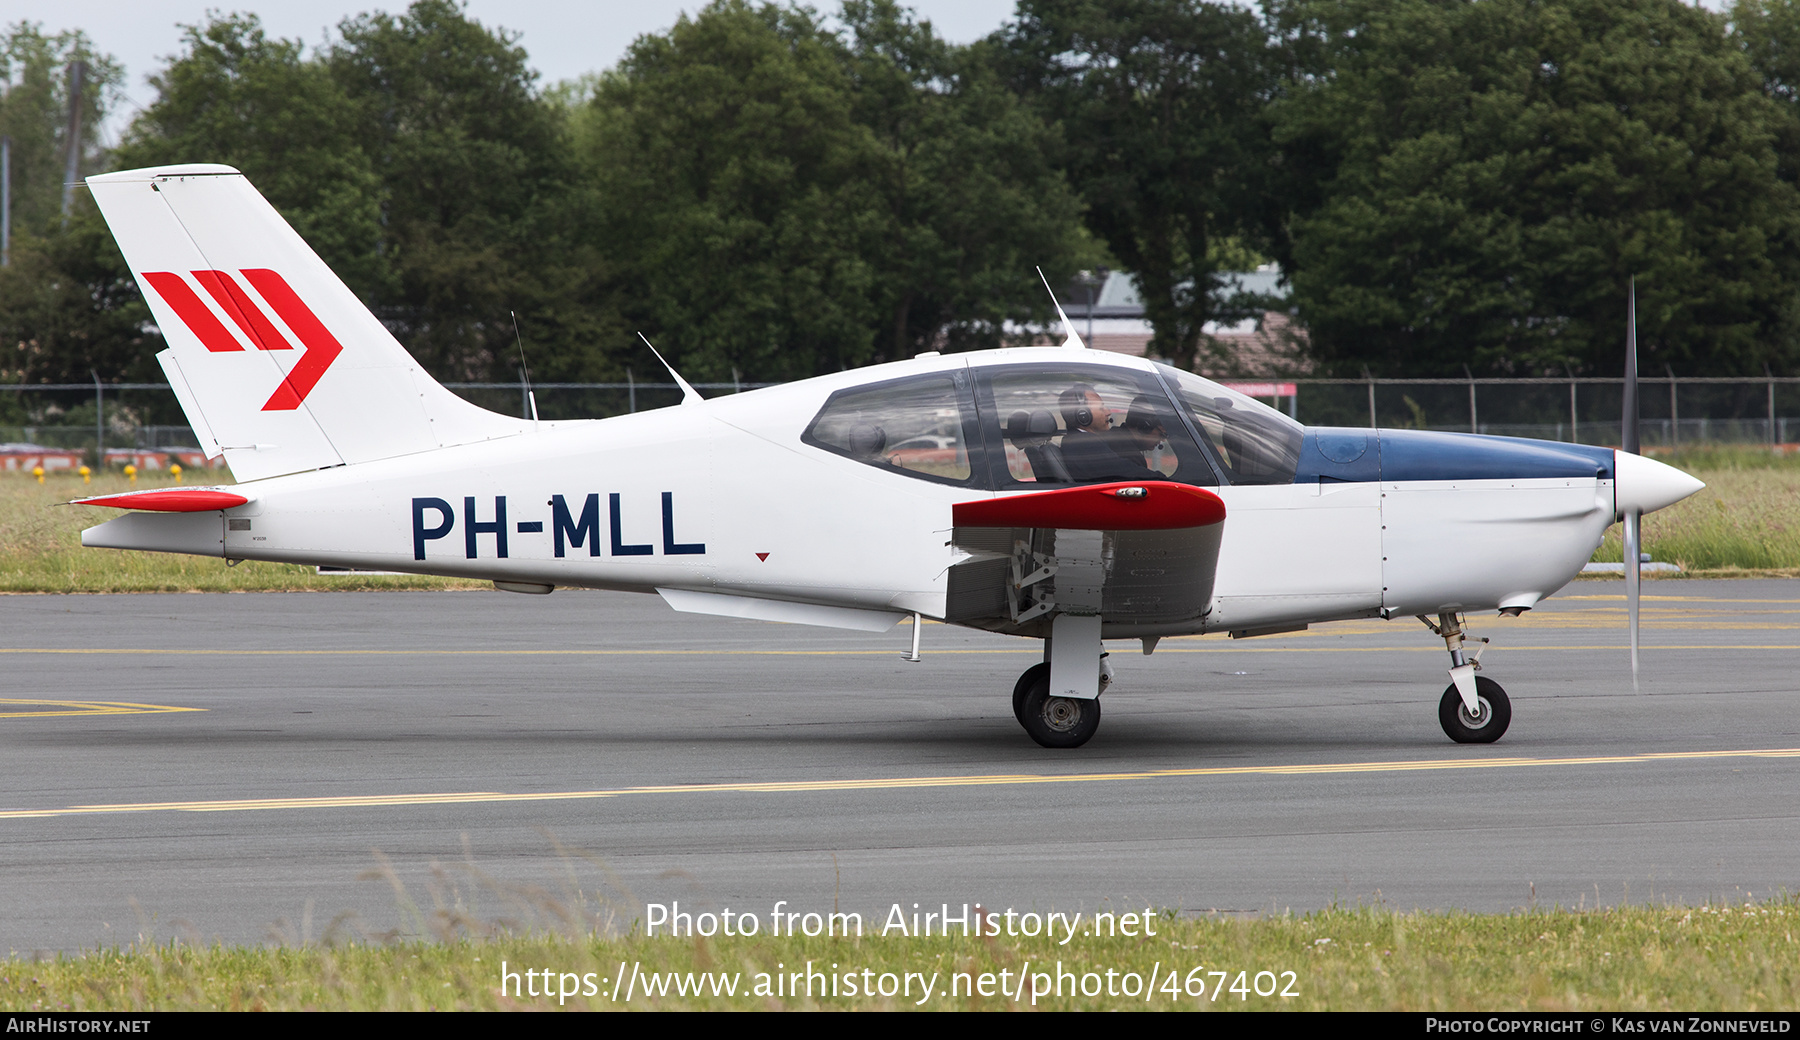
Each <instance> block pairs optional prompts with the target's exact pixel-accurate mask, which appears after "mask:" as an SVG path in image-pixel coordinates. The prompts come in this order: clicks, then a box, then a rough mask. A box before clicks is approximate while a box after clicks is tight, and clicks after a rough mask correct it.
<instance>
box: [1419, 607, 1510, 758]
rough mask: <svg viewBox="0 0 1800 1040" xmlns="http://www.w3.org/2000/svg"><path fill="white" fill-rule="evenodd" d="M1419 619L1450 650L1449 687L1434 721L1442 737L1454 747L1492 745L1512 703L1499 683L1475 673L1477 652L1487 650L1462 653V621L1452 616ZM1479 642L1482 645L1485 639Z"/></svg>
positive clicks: (1478, 664)
mask: <svg viewBox="0 0 1800 1040" xmlns="http://www.w3.org/2000/svg"><path fill="white" fill-rule="evenodd" d="M1419 620H1420V621H1423V622H1424V623H1425V627H1426V628H1429V629H1431V631H1432V632H1433V633H1434V634H1436V635H1438V636H1441V637H1443V640H1444V647H1445V649H1447V650H1449V651H1450V685H1449V687H1448V688H1446V689H1445V690H1444V697H1443V699H1442V700H1441V701H1439V702H1438V722H1439V723H1440V724H1441V725H1442V726H1443V727H1444V734H1445V735H1446V736H1448V737H1449V738H1450V739H1451V740H1454V741H1456V742H1457V743H1458V744H1492V743H1493V742H1494V741H1496V740H1499V739H1500V737H1501V736H1502V735H1503V734H1505V733H1506V727H1507V726H1509V725H1510V724H1511V723H1512V702H1511V701H1509V700H1508V699H1507V697H1506V691H1505V690H1503V689H1501V688H1500V684H1499V683H1497V682H1495V681H1494V680H1492V679H1489V678H1488V677H1487V676H1485V675H1476V674H1475V670H1476V669H1478V668H1480V667H1481V651H1482V650H1485V649H1487V647H1486V646H1485V645H1483V646H1481V647H1478V648H1477V649H1476V651H1475V653H1473V654H1466V653H1464V652H1463V647H1464V645H1465V644H1466V641H1467V636H1468V633H1467V632H1465V631H1464V630H1463V626H1462V618H1461V617H1459V616H1458V615H1457V614H1455V613H1444V614H1439V615H1438V620H1437V624H1432V622H1431V619H1430V618H1427V617H1425V616H1424V615H1420V616H1419ZM1481 642H1482V643H1483V644H1486V643H1487V640H1486V639H1482V640H1481Z"/></svg>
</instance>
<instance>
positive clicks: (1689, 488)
mask: <svg viewBox="0 0 1800 1040" xmlns="http://www.w3.org/2000/svg"><path fill="white" fill-rule="evenodd" d="M1613 465H1614V473H1615V474H1616V476H1617V482H1616V483H1615V484H1614V491H1613V495H1614V501H1615V502H1616V503H1617V506H1618V511H1619V515H1620V516H1624V515H1625V514H1626V513H1628V512H1634V511H1635V512H1641V513H1652V512H1655V511H1656V510H1658V509H1662V508H1663V507H1665V506H1672V505H1674V504H1675V503H1677V502H1679V501H1681V500H1682V499H1684V498H1686V497H1688V496H1689V495H1691V494H1693V493H1694V492H1696V491H1699V490H1700V489H1701V488H1703V487H1705V486H1706V485H1705V484H1703V483H1701V482H1700V481H1698V480H1695V479H1694V478H1693V477H1690V476H1688V475H1687V474H1686V473H1683V472H1681V471H1680V470H1678V469H1676V468H1675V467H1674V466H1665V465H1663V464H1662V463H1660V462H1657V461H1655V460H1654V459H1647V458H1644V457H1643V456H1642V455H1633V454H1631V453H1630V452H1626V451H1621V452H1615V453H1614V459H1613Z"/></svg>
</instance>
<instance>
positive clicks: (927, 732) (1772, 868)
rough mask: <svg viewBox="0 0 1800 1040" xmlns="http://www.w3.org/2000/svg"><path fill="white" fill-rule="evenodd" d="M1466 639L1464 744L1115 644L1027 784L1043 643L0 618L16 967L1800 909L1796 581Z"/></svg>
mask: <svg viewBox="0 0 1800 1040" xmlns="http://www.w3.org/2000/svg"><path fill="white" fill-rule="evenodd" d="M1646 588H1647V596H1646V600H1645V605H1646V609H1645V623H1644V643H1645V650H1644V653H1643V675H1642V679H1641V683H1640V687H1639V689H1638V690H1637V691H1635V692H1634V690H1633V686H1632V681H1631V675H1630V670H1629V665H1628V658H1627V654H1626V651H1625V645H1626V642H1625V640H1626V636H1625V622H1624V601H1623V595H1622V590H1623V583H1622V582H1618V581H1610V582H1607V581H1587V582H1579V583H1576V584H1574V585H1572V586H1570V587H1569V588H1568V589H1567V590H1565V591H1564V592H1563V593H1561V594H1559V595H1558V596H1557V597H1556V598H1553V599H1551V600H1548V601H1546V602H1545V603H1544V604H1543V605H1542V606H1541V607H1540V608H1539V609H1538V610H1535V611H1532V612H1531V613H1529V614H1527V615H1526V616H1525V617H1523V618H1520V619H1517V620H1510V619H1495V618H1485V617H1484V618H1476V619H1473V621H1474V631H1475V633H1476V634H1479V635H1487V636H1491V637H1492V638H1493V643H1492V647H1491V649H1489V650H1488V651H1487V656H1486V657H1485V658H1484V661H1483V663H1484V666H1485V669H1484V674H1486V675H1488V676H1490V677H1492V678H1494V679H1496V680H1498V681H1499V682H1501V683H1502V684H1503V685H1504V686H1505V687H1506V688H1507V690H1508V692H1509V693H1510V694H1511V697H1512V703H1513V722H1512V728H1511V730H1510V731H1509V732H1508V734H1507V735H1506V737H1505V738H1504V739H1503V740H1501V741H1500V742H1499V743H1497V744H1493V745H1486V746H1462V745H1456V744H1453V743H1451V742H1450V741H1449V740H1448V739H1446V738H1445V737H1444V735H1443V733H1442V731H1441V730H1440V728H1439V725H1438V721H1437V705H1438V700H1439V697H1440V696H1441V695H1442V693H1443V690H1444V687H1445V685H1446V684H1447V682H1448V678H1447V676H1446V675H1445V669H1446V668H1447V667H1448V665H1449V661H1448V657H1447V655H1446V654H1445V653H1444V650H1443V645H1442V643H1441V642H1440V641H1438V640H1436V639H1435V638H1433V637H1432V636H1431V635H1430V633H1428V632H1427V631H1425V629H1424V628H1423V626H1421V625H1420V624H1419V623H1418V622H1417V621H1414V620H1410V619H1408V620H1396V621H1388V622H1382V621H1368V622H1356V623H1344V624H1338V625H1326V626H1321V627H1318V628H1315V629H1313V630H1312V631H1309V632H1305V633H1298V634H1292V635H1285V636H1272V637H1265V638H1261V639H1253V640H1242V641H1236V642H1233V641H1228V640H1225V639H1223V638H1218V637H1206V638H1190V639H1172V640H1165V641H1164V642H1163V643H1162V645H1161V646H1160V647H1159V648H1158V649H1157V651H1156V653H1155V655H1154V656H1152V657H1143V656H1141V655H1140V654H1139V653H1138V650H1137V645H1136V644H1135V643H1119V644H1115V645H1114V646H1113V647H1112V649H1113V651H1114V654H1113V658H1112V660H1113V663H1114V665H1115V668H1116V670H1117V672H1118V674H1119V681H1118V683H1117V685H1116V686H1115V687H1114V688H1113V689H1112V690H1110V691H1108V693H1107V694H1106V696H1105V698H1104V699H1103V701H1102V703H1103V705H1104V709H1105V711H1104V717H1103V720H1102V722H1101V726H1100V731H1099V734H1098V736H1096V737H1095V738H1094V740H1093V741H1092V742H1091V743H1089V744H1088V745H1087V746H1086V747H1084V748H1081V749H1079V750H1076V751H1062V752H1052V751H1045V750H1043V749H1040V748H1039V747H1037V746H1036V745H1035V744H1033V743H1032V742H1031V741H1030V739H1029V738H1027V737H1026V736H1025V734H1024V733H1023V731H1022V730H1021V729H1020V728H1019V726H1018V724H1017V723H1016V722H1015V721H1014V720H1013V718H1012V714H1011V707H1010V701H1009V694H1010V691H1011V688H1012V685H1013V681H1014V679H1015V678H1016V677H1017V675H1018V674H1019V672H1020V671H1022V670H1023V669H1024V668H1026V667H1027V666H1028V665H1030V664H1032V663H1033V662H1034V661H1035V660H1037V657H1038V653H1039V650H1038V646H1037V644H1036V643H1031V642H1026V641H1023V640H1015V639H1007V638H1004V637H998V636H992V635H988V634H985V633H979V632H971V631H966V630H961V629H953V628H949V627H947V626H942V625H935V624H933V625H928V626H927V627H926V628H925V630H924V632H923V641H924V660H923V661H922V662H920V663H917V664H911V663H907V662H905V661H903V660H901V654H902V652H903V651H904V650H905V649H906V647H907V644H908V641H909V639H910V628H909V627H908V626H904V625H903V626H901V627H900V628H898V629H896V630H894V631H892V632H889V633H886V634H883V635H879V636H869V635H866V634H861V633H849V632H838V631H833V630H825V629H813V628H802V627H797V626H788V625H777V624H768V623H762V622H754V621H738V620H726V619H718V618H708V617H698V616H693V615H686V614H677V613H674V612H673V611H671V610H669V609H668V608H667V607H666V606H665V605H664V604H663V603H662V602H661V600H660V599H657V598H655V597H643V596H629V595H623V594H607V593H595V592H573V591H562V592H558V593H557V594H555V595H552V596H547V597H532V596H517V595H510V594H506V593H498V592H460V593H448V592H444V593H344V594H332V593H311V594H235V595H185V596H184V595H169V596H161V595H132V596H5V597H0V675H3V676H4V679H3V680H0V698H4V703H0V748H3V749H4V756H5V764H6V768H5V770H4V772H3V773H0V776H4V780H3V781H0V783H3V790H0V863H3V864H4V877H5V884H4V885H3V886H0V946H3V947H6V948H9V949H10V950H11V951H14V952H17V953H20V954H30V953H33V952H36V951H59V950H60V951H77V950H83V949H93V948H95V947H97V946H111V945H115V944H117V945H123V944H126V943H132V942H137V941H140V940H144V939H149V940H154V941H165V940H169V939H182V940H186V941H201V942H210V941H215V940H217V941H224V942H228V943H241V942H249V943H256V942H265V941H286V942H295V941H319V940H325V939H332V938H349V937H381V936H387V935H393V934H432V933H434V931H435V932H442V931H444V930H445V929H446V928H462V929H464V930H474V931H479V930H481V929H484V928H492V927H496V926H502V925H505V926H512V927H519V926H530V927H539V928H553V927H582V926H584V925H592V924H595V923H599V924H602V925H604V924H606V923H608V922H609V921H610V922H611V923H612V924H613V925H614V926H618V925H619V924H621V923H623V922H626V921H629V920H630V919H631V918H632V917H634V916H636V915H639V914H641V913H642V912H643V907H644V905H645V904H647V903H669V902H672V901H675V900H679V901H681V904H682V909H684V910H696V911H697V910H715V911H717V910H720V909H724V908H731V909H733V910H734V911H737V912H754V913H758V914H762V915H765V916H766V915H767V914H768V913H769V912H770V910H771V909H772V908H773V906H774V904H775V903H776V902H777V901H778V900H786V901H787V905H786V907H785V908H784V909H785V910H786V911H787V912H793V911H796V910H797V911H802V912H804V911H807V910H815V911H826V910H830V909H832V908H833V907H834V906H835V907H839V908H841V909H845V910H850V909H855V910H860V911H861V912H863V913H864V914H865V915H875V916H881V915H885V914H886V913H887V912H888V910H889V908H890V907H891V906H892V905H893V904H896V903H898V904H901V905H902V906H903V907H906V908H909V909H908V912H910V905H911V904H912V903H915V902H916V903H919V904H921V905H922V907H925V908H930V909H936V908H938V907H939V905H940V904H944V903H948V904H951V906H952V908H953V909H954V908H955V907H958V906H960V905H961V904H963V903H972V904H981V905H984V906H986V907H988V908H992V909H1001V910H1003V909H1005V908H1007V907H1013V908H1016V909H1018V910H1020V911H1025V910H1037V911H1040V912H1049V911H1055V910H1063V911H1072V910H1084V911H1092V910H1095V909H1108V908H1111V909H1117V910H1121V911H1123V910H1130V909H1139V908H1143V907H1145V906H1150V907H1156V908H1159V909H1175V910H1180V911H1184V912H1191V913H1207V912H1225V913H1267V912H1270V911H1284V910H1290V909H1291V910H1293V911H1295V912H1300V911H1304V910H1309V909H1314V908H1318V907H1322V906H1325V905H1328V904H1331V903H1334V902H1335V903H1339V904H1356V903H1377V902H1379V903H1384V904H1386V905H1389V906H1393V907H1396V908H1399V909H1406V910H1411V909H1415V908H1426V909H1450V908H1464V909H1469V910H1495V911H1504V910H1510V909H1514V908H1518V907H1522V906H1527V905H1530V904H1532V903H1533V902H1535V903H1536V904H1538V905H1546V906H1547V905H1553V904H1561V905H1567V906H1592V905H1594V904H1595V903H1597V902H1598V903H1603V904H1614V903H1619V902H1623V901H1630V902H1645V901H1657V902H1662V901H1670V902H1686V903H1699V902H1704V901H1714V902H1717V901H1721V900H1729V901H1739V900H1743V899H1746V898H1763V897H1766V896H1774V895H1777V894H1780V893H1782V892H1792V891H1796V890H1800V798H1797V797H1796V795H1800V782H1797V781H1800V721H1797V720H1796V716H1795V714H1794V712H1793V711H1792V710H1791V709H1792V708H1793V707H1794V704H1795V692H1796V690H1797V689H1800V677H1797V675H1796V672H1797V670H1800V669H1797V667H1796V666H1797V665H1800V582H1792V581H1657V582H1648V583H1646Z"/></svg>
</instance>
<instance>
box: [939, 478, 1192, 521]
mask: <svg viewBox="0 0 1800 1040" xmlns="http://www.w3.org/2000/svg"><path fill="white" fill-rule="evenodd" d="M1137 488H1141V489H1143V491H1144V494H1143V495H1141V496H1130V497H1127V496H1121V495H1120V494H1119V492H1120V491H1124V490H1128V489H1137ZM951 516H952V517H953V518H954V522H955V524H956V526H958V527H1063V528H1070V529H1076V530H1089V531H1167V530H1173V529H1177V528H1184V527H1206V526H1208V525H1211V524H1216V523H1219V522H1221V521H1223V520H1224V519H1225V503H1224V502H1223V501H1221V500H1220V499H1219V496H1218V495H1215V494H1213V493H1212V492H1211V491H1208V490H1206V489H1205V488H1197V487H1190V486H1189V485H1187V484H1175V483H1172V482H1169V481H1160V480H1158V481H1144V482H1142V483H1120V484H1093V485H1089V486H1087V487H1075V488H1061V489H1058V490H1056V491H1037V492H1032V493H1030V494H1025V495H1005V496H1003V497H1000V498H991V499H982V500H980V501H975V502H958V503H957V504H956V505H955V506H953V507H952V508H951Z"/></svg>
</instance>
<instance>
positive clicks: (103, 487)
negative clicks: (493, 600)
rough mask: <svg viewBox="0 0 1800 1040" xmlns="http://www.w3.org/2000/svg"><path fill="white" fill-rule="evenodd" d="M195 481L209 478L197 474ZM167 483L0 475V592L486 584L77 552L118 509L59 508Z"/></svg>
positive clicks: (110, 477)
mask: <svg viewBox="0 0 1800 1040" xmlns="http://www.w3.org/2000/svg"><path fill="white" fill-rule="evenodd" d="M196 476H198V477H199V480H189V481H188V483H190V484H193V483H201V482H205V481H207V480H209V479H210V478H209V477H207V476H205V475H203V474H196ZM168 483H169V481H168V480H167V478H163V479H160V480H152V479H149V478H145V479H141V480H140V481H139V482H138V483H137V484H136V485H133V484H131V483H130V482H128V481H127V480H126V479H125V478H124V477H123V476H121V475H119V474H117V473H103V474H99V475H97V476H95V477H94V482H93V483H92V484H83V483H82V482H81V478H80V477H76V476H69V475H62V474H58V475H54V476H46V477H45V478H44V483H43V484H39V483H38V482H37V481H36V479H34V478H33V477H31V476H30V475H29V474H19V473H7V474H0V592H249V591H299V590H325V589H333V590H341V589H446V588H487V587H488V585H487V583H486V582H470V581H460V580H455V579H450V578H429V577H411V576H408V577H385V576H380V575H346V576H341V577H340V576H330V575H320V574H317V573H315V572H314V570H313V568H311V567H301V566H298V565H295V564H280V563H257V562H246V563H241V564H239V565H238V566H236V567H227V566H226V565H225V561H224V560H219V559H209V558H206V557H201V556H179V555H175V554H173V553H145V552H124V551H120V550H117V549H83V548H82V547H81V531H82V529H83V528H86V527H93V526H94V525H95V524H101V523H105V522H106V521H108V520H111V519H113V518H114V517H117V516H120V515H121V512H122V511H121V510H117V509H103V508H99V507H97V506H71V505H66V504H65V503H67V502H68V501H69V500H70V499H74V498H87V497H90V496H94V495H105V494H117V493H119V492H122V491H133V490H140V489H145V488H153V487H161V486H163V485H164V484H168Z"/></svg>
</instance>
